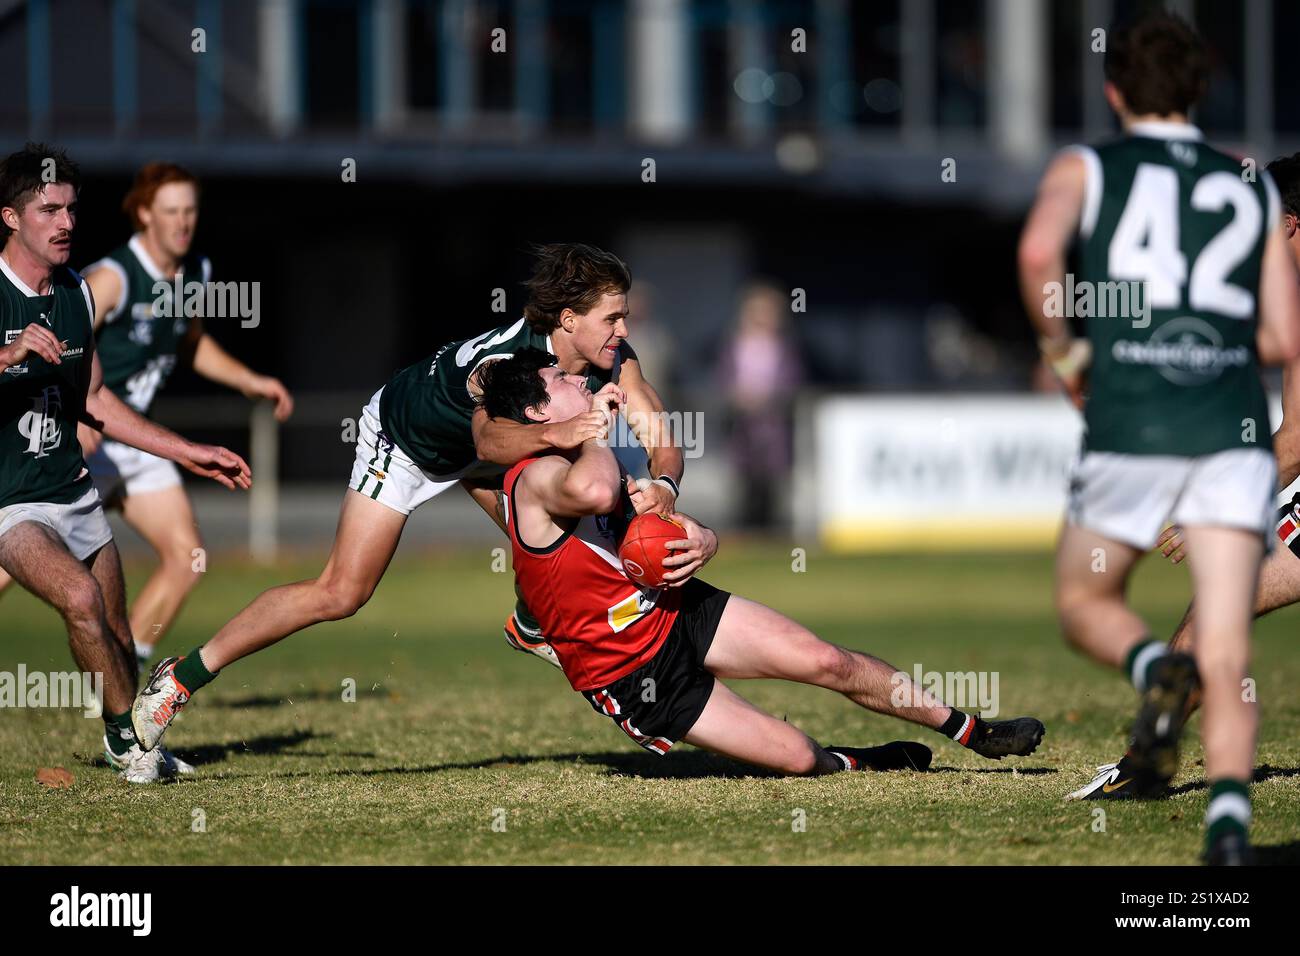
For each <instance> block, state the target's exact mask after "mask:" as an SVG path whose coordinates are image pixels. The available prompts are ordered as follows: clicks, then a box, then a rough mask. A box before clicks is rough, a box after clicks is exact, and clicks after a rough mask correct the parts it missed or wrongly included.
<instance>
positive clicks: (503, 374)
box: [478, 349, 555, 425]
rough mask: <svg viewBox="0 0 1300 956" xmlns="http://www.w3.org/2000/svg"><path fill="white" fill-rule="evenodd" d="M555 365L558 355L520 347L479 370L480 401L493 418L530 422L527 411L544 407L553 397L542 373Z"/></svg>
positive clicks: (485, 364) (480, 367)
mask: <svg viewBox="0 0 1300 956" xmlns="http://www.w3.org/2000/svg"><path fill="white" fill-rule="evenodd" d="M554 364H555V356H554V355H551V354H550V353H549V352H543V351H542V350H541V349H520V350H519V351H518V352H516V353H515V354H514V355H512V356H510V358H505V359H497V360H496V361H495V362H485V363H484V364H483V365H481V366H479V370H478V383H479V387H480V388H481V389H482V393H483V394H482V398H481V399H480V400H479V401H480V404H482V406H483V408H484V409H485V410H486V411H487V413H488V415H489V416H490V417H492V418H508V419H510V420H511V421H514V422H521V423H523V424H525V425H527V424H529V423H530V422H531V421H532V419H531V418H529V417H528V415H527V410H528V409H530V408H536V409H542V408H545V407H546V405H547V403H548V402H549V401H550V400H551V399H550V396H548V395H547V394H546V382H544V381H543V380H542V376H541V375H540V374H539V373H540V372H541V370H542V369H544V368H548V367H550V366H552V365H554Z"/></svg>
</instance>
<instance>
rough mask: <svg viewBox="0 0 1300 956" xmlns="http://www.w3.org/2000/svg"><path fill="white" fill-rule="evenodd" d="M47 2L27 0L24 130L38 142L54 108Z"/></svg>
mask: <svg viewBox="0 0 1300 956" xmlns="http://www.w3.org/2000/svg"><path fill="white" fill-rule="evenodd" d="M50 53H51V48H50V0H29V2H28V4H27V128H28V130H29V133H30V135H31V137H32V139H40V138H42V137H43V136H45V134H46V133H47V132H48V131H49V130H50V128H51V126H52V125H53V123H52V122H51V120H52V117H51V116H50V110H51V109H52V107H53V104H54V96H53V89H52V86H51V84H52V79H51V72H50Z"/></svg>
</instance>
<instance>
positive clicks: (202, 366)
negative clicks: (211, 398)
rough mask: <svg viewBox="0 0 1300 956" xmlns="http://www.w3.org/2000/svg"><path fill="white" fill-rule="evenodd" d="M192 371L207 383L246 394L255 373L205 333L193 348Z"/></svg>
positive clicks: (255, 375)
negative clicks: (213, 383)
mask: <svg viewBox="0 0 1300 956" xmlns="http://www.w3.org/2000/svg"><path fill="white" fill-rule="evenodd" d="M193 364H194V371H195V372H197V373H198V374H199V375H202V376H203V377H204V378H206V379H207V380H208V381H211V382H216V383H217V384H218V385H224V386H226V387H227V388H232V389H234V390H235V391H237V392H241V393H243V392H247V391H248V389H249V387H250V386H251V385H252V382H253V379H254V378H256V377H257V373H256V372H254V371H253V370H252V369H250V368H249V367H248V366H247V365H245V364H244V363H243V362H241V361H239V359H237V358H235V357H234V356H233V355H231V354H230V353H229V352H227V351H226V350H225V349H223V348H222V347H221V346H220V345H218V344H217V342H216V340H215V339H213V338H212V336H210V335H208V334H207V333H206V332H205V333H204V334H203V335H202V336H201V337H200V338H199V342H198V345H197V346H195V348H194V363H193Z"/></svg>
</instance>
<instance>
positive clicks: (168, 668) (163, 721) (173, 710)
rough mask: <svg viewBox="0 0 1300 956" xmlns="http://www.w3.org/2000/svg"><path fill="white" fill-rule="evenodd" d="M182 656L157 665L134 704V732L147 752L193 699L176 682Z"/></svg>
mask: <svg viewBox="0 0 1300 956" xmlns="http://www.w3.org/2000/svg"><path fill="white" fill-rule="evenodd" d="M179 660H180V658H179V657H168V658H167V659H166V660H162V661H159V662H158V666H157V667H155V668H154V669H153V673H151V674H150V675H149V680H148V682H147V683H146V684H145V685H144V689H143V690H141V691H140V693H138V694H136V695H135V703H134V704H132V705H131V729H132V730H134V731H135V739H136V740H137V741H139V743H140V746H141V747H143V748H144V749H145V750H153V748H154V747H156V746H158V741H160V740H162V735H163V734H164V733H165V732H166V730H167V728H168V727H170V726H171V722H172V721H173V720H174V719H175V718H176V715H177V714H179V713H180V711H181V708H182V707H184V706H185V704H186V702H187V701H188V700H189V699H190V692H189V691H188V690H186V689H185V688H184V687H183V686H181V683H180V681H178V680H177V679H176V673H175V672H176V663H177V662H178V661H179Z"/></svg>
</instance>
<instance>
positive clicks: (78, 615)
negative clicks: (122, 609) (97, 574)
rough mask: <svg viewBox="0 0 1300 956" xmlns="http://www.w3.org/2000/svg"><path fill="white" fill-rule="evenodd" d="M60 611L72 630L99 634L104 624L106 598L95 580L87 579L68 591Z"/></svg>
mask: <svg viewBox="0 0 1300 956" xmlns="http://www.w3.org/2000/svg"><path fill="white" fill-rule="evenodd" d="M59 611H60V612H61V613H62V614H63V620H64V622H65V623H66V624H67V625H68V627H69V628H70V629H73V630H76V631H79V632H86V631H93V632H96V633H98V632H99V631H100V630H101V629H102V626H103V623H104V596H103V595H102V594H100V593H99V587H98V586H97V585H96V584H95V581H94V579H93V578H90V577H87V578H86V580H85V581H84V582H78V583H77V584H75V585H73V586H72V587H70V588H69V589H68V590H67V592H66V593H65V594H64V595H63V600H62V604H61V606H60V608H59Z"/></svg>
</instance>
